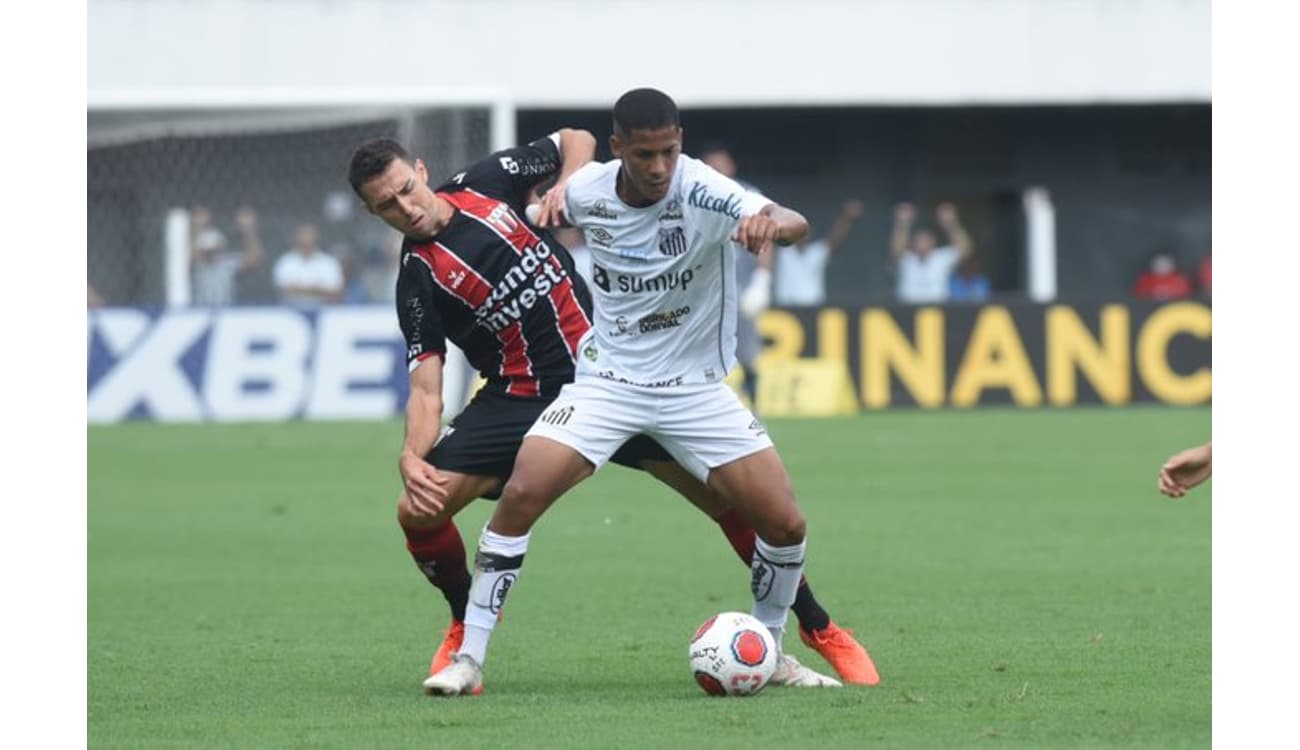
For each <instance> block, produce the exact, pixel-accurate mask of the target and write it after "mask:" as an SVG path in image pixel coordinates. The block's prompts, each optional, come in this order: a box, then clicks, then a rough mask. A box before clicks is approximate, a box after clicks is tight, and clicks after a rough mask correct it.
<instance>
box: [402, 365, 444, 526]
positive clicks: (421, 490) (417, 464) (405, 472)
mask: <svg viewBox="0 0 1300 750" xmlns="http://www.w3.org/2000/svg"><path fill="white" fill-rule="evenodd" d="M441 428H442V357H441V355H435V356H433V357H429V358H427V359H425V360H424V361H423V362H421V363H420V365H419V367H416V368H415V369H414V370H413V371H412V372H411V395H410V396H409V397H408V398H407V399H406V438H405V439H404V440H403V441H402V454H401V456H400V457H399V458H398V459H397V470H398V471H399V472H400V473H401V475H402V484H403V486H404V487H405V488H406V494H407V495H408V496H409V497H410V498H411V504H412V506H414V508H415V509H416V510H417V511H420V512H422V513H425V514H428V515H434V514H436V513H437V512H438V511H440V510H442V507H443V502H444V501H445V500H446V497H447V490H446V487H445V485H446V483H447V479H446V477H443V476H441V475H440V474H439V473H438V470H437V469H436V468H434V466H433V465H432V464H430V463H429V462H428V461H425V460H424V457H425V456H427V455H428V454H429V451H430V450H432V449H433V444H434V442H435V441H436V440H437V439H438V432H439V430H440V429H441Z"/></svg>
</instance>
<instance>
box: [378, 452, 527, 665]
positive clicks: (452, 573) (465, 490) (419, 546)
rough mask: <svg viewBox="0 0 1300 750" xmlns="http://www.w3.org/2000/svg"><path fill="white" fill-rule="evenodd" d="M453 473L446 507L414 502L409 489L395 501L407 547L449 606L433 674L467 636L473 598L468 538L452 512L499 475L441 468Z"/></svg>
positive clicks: (449, 474) (494, 485)
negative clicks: (425, 507) (426, 508)
mask: <svg viewBox="0 0 1300 750" xmlns="http://www.w3.org/2000/svg"><path fill="white" fill-rule="evenodd" d="M441 473H442V474H443V475H444V476H446V477H448V478H449V480H450V481H449V482H448V484H447V499H446V501H445V504H444V506H443V509H442V510H441V511H439V512H438V513H436V514H432V515H430V514H427V513H424V512H423V511H421V510H419V509H418V508H416V507H415V506H414V505H413V504H412V503H411V500H410V498H409V497H408V496H407V494H406V492H402V494H401V496H400V497H399V498H398V501H397V523H398V525H399V526H401V528H402V534H403V535H404V536H405V537H406V549H407V551H408V552H409V553H410V554H411V558H412V559H413V560H414V561H415V565H416V567H417V568H419V569H420V572H421V573H423V574H424V577H425V578H426V579H428V581H429V583H430V584H432V585H433V586H434V587H435V588H437V589H438V590H439V591H440V592H442V596H443V598H445V599H446V600H447V606H448V607H450V608H451V624H450V625H449V626H448V627H447V630H446V632H445V633H443V639H442V643H441V645H440V646H439V647H438V650H437V651H436V652H435V653H434V655H433V659H432V661H430V663H429V674H435V673H437V672H438V671H439V670H441V669H442V668H443V667H445V666H447V664H449V663H450V662H451V657H452V654H454V653H455V652H456V651H458V650H459V649H460V645H461V641H462V640H463V639H464V636H465V606H466V603H467V602H468V600H469V588H470V577H469V570H468V568H467V565H466V560H465V543H464V541H463V540H462V539H461V535H460V530H459V529H457V528H456V524H455V522H454V521H453V520H452V517H453V516H455V515H456V513H458V512H460V510H461V509H462V508H464V507H465V506H466V505H468V504H469V503H470V502H472V501H473V500H474V499H475V498H477V497H480V496H482V495H484V494H486V493H488V492H491V491H493V490H495V489H496V488H497V487H498V486H499V485H500V484H501V480H500V479H498V478H496V477H490V476H479V475H468V474H461V473H458V472H450V471H444V472H441Z"/></svg>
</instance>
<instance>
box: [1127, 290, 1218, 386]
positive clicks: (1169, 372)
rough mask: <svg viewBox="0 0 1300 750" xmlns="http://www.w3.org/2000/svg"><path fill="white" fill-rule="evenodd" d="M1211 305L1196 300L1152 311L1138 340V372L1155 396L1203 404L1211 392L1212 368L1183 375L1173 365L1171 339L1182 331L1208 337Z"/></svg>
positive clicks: (1139, 333)
mask: <svg viewBox="0 0 1300 750" xmlns="http://www.w3.org/2000/svg"><path fill="white" fill-rule="evenodd" d="M1211 327H1212V326H1211V316H1210V308H1208V307H1206V306H1205V305H1202V304H1198V303H1196V302H1175V303H1173V304H1169V305H1165V306H1164V307H1161V308H1160V309H1158V310H1156V311H1155V312H1154V313H1152V314H1151V317H1149V318H1147V319H1146V322H1145V323H1143V324H1142V330H1141V331H1139V332H1138V340H1137V364H1138V367H1137V369H1138V375H1139V376H1140V377H1141V378H1142V382H1143V383H1145V384H1146V386H1147V390H1149V391H1151V395H1153V396H1155V397H1156V398H1158V399H1160V400H1161V401H1164V402H1165V403H1167V404H1178V405H1188V404H1201V403H1205V402H1206V401H1208V400H1209V398H1210V395H1211V390H1212V387H1211V376H1210V368H1208V367H1202V368H1200V369H1198V370H1197V371H1196V372H1194V373H1192V374H1191V375H1180V374H1178V373H1176V372H1174V370H1173V368H1172V367H1170V366H1169V341H1170V340H1171V339H1173V337H1174V336H1177V335H1178V334H1180V333H1187V334H1191V335H1193V336H1197V337H1199V338H1203V339H1208V338H1209V337H1210V331H1211Z"/></svg>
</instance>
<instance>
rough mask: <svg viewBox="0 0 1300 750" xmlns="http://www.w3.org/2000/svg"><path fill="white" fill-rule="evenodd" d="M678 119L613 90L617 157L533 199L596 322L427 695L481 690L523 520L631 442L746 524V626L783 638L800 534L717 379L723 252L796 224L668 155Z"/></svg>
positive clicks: (537, 431) (540, 431)
mask: <svg viewBox="0 0 1300 750" xmlns="http://www.w3.org/2000/svg"><path fill="white" fill-rule="evenodd" d="M680 122H681V121H680V117H679V115H678V111H677V107H676V105H675V104H674V103H673V101H672V99H670V98H669V97H668V96H667V95H665V94H663V93H662V92H659V91H656V90H654V89H636V90H633V91H630V92H628V93H627V94H624V95H623V96H622V97H621V98H620V99H619V100H618V102H617V103H616V104H615V105H614V135H613V137H612V138H611V140H610V144H611V148H612V150H613V153H614V155H615V156H616V157H618V158H616V159H615V160H614V161H611V162H608V163H604V164H601V163H594V162H593V163H590V164H588V165H586V166H585V167H583V168H582V169H580V170H578V171H577V172H576V173H574V174H573V176H572V177H570V178H569V180H568V181H567V183H565V184H560V185H556V186H555V188H553V189H552V190H551V191H550V192H548V193H547V195H546V196H545V197H544V198H543V201H542V205H541V212H540V216H539V219H538V224H539V225H541V226H546V225H548V224H550V223H554V222H558V221H559V220H560V219H561V218H562V217H561V214H563V218H564V219H566V220H567V221H568V223H571V224H573V225H574V226H577V227H578V228H580V229H582V231H583V233H584V235H585V237H586V241H587V245H588V247H589V248H590V249H591V252H592V282H593V283H592V293H593V295H594V297H595V319H594V321H593V325H592V328H591V330H590V331H588V332H587V334H586V335H585V336H584V337H583V339H582V340H581V341H580V342H579V345H578V351H579V356H578V363H577V368H576V375H575V379H574V382H572V383H570V384H568V385H565V386H564V388H563V389H562V390H561V391H560V395H559V396H558V397H557V398H556V400H555V401H554V402H553V403H552V404H551V406H550V407H549V408H548V409H547V410H546V411H545V412H543V413H542V415H541V417H539V418H538V420H537V422H536V423H535V424H534V425H533V427H532V428H531V429H530V430H529V432H528V434H527V436H526V437H525V438H524V441H523V445H522V447H521V448H520V451H519V454H518V456H517V458H516V460H515V468H514V472H513V473H512V474H511V477H510V479H509V481H508V482H507V483H506V485H505V488H504V490H503V492H502V496H501V500H500V502H499V503H498V504H497V508H496V511H495V512H494V513H493V516H492V518H491V520H490V521H489V522H488V525H487V527H486V528H485V529H484V531H483V534H482V536H481V537H480V540H479V546H478V554H477V555H476V559H475V571H474V581H473V584H472V586H471V590H470V602H469V607H468V610H467V613H466V619H465V639H464V642H463V644H462V646H461V650H460V652H459V653H458V654H457V655H456V657H455V658H454V660H453V662H452V663H451V664H450V665H448V666H447V667H446V668H445V669H444V670H443V671H441V672H439V673H438V674H436V675H434V676H432V677H430V678H429V680H428V681H426V682H425V686H426V687H427V688H430V689H431V690H432V691H433V692H435V693H438V694H444V695H457V694H466V693H471V692H473V691H474V690H475V689H477V688H478V686H479V685H481V683H482V664H483V662H484V659H485V657H486V653H487V642H488V638H489V636H490V634H491V630H492V628H493V626H494V625H495V623H496V621H497V617H498V615H499V613H500V611H501V607H502V606H503V604H504V602H505V598H506V595H507V593H508V592H509V590H510V589H511V587H513V586H514V584H515V582H516V581H517V580H518V576H519V573H520V570H521V568H522V564H523V559H524V554H525V552H526V550H527V547H528V540H529V534H530V532H531V529H532V526H533V524H534V523H535V522H536V520H537V519H538V518H539V517H540V516H541V514H542V513H543V512H544V511H545V510H546V509H547V508H548V507H549V506H550V505H551V503H553V502H554V501H555V500H556V499H557V498H559V497H560V496H561V495H562V494H564V493H565V492H566V491H568V490H569V489H570V488H571V487H573V486H574V485H575V484H577V483H578V482H580V481H582V480H583V479H585V478H586V477H588V476H591V474H592V473H593V472H594V471H595V470H596V469H598V468H599V467H600V466H601V465H603V464H604V463H605V462H606V461H607V460H609V458H610V456H611V455H613V453H614V452H615V451H616V450H617V449H618V448H619V446H621V445H622V444H623V443H624V442H625V441H626V440H627V439H628V438H630V437H632V436H634V435H637V434H647V435H650V436H652V437H653V438H654V439H655V440H656V441H658V442H659V443H660V445H662V446H663V447H664V448H665V449H667V450H668V452H669V453H671V454H672V456H673V458H675V459H676V460H677V462H678V463H680V464H681V465H682V466H683V467H685V468H686V469H687V470H688V471H690V472H691V473H692V474H694V475H695V476H696V477H698V478H699V479H700V480H701V481H704V482H706V483H707V484H708V485H709V486H710V487H712V488H713V489H715V490H716V491H717V492H718V493H719V494H720V495H722V496H723V497H724V498H726V499H727V500H728V501H729V503H730V504H731V506H732V507H733V508H735V509H736V510H737V511H739V512H740V513H741V515H742V516H743V517H744V519H745V520H746V521H748V522H749V523H750V524H751V525H752V526H753V528H754V530H755V532H756V533H757V540H756V550H755V554H754V557H753V563H752V569H751V572H752V577H751V590H752V592H753V595H754V607H753V614H754V616H755V617H757V618H758V619H759V620H760V621H762V622H763V623H764V624H765V625H766V626H767V627H768V628H769V629H770V630H771V631H772V635H773V636H774V638H775V640H776V642H777V644H780V643H781V642H782V635H783V632H784V627H785V621H786V616H787V613H788V611H789V608H790V606H791V604H792V603H793V602H794V598H795V591H796V588H797V586H798V584H799V579H800V577H801V575H802V571H803V565H804V555H805V541H804V535H805V522H804V516H803V513H802V511H801V510H800V508H799V506H798V504H797V503H796V501H795V497H794V491H793V489H792V487H791V483H790V477H789V475H788V474H787V473H786V470H785V467H784V465H783V464H782V463H781V459H780V457H779V456H778V455H777V452H776V449H775V448H774V447H773V445H772V441H771V439H770V438H769V437H768V435H767V430H766V428H765V427H764V426H763V424H762V422H760V421H759V420H758V419H756V418H755V417H754V415H753V414H752V413H751V412H750V411H749V410H748V409H747V408H745V406H744V405H743V404H742V403H741V402H740V399H739V398H737V396H736V394H735V393H734V392H733V391H732V390H731V388H730V387H729V386H727V385H726V384H725V383H724V382H723V379H724V378H725V377H726V376H727V373H728V372H729V371H730V370H731V368H732V366H733V365H734V363H735V347H736V304H737V302H736V298H737V293H738V292H737V290H736V289H735V273H734V269H733V264H734V262H735V258H734V256H733V255H732V253H733V252H735V251H734V250H732V249H731V248H730V247H729V245H730V242H731V241H733V240H734V241H735V242H737V243H738V244H740V245H742V246H744V247H745V248H746V249H747V250H749V251H750V252H754V253H760V252H765V251H770V250H771V249H772V246H773V244H774V243H780V244H782V245H788V244H791V243H794V242H797V241H798V240H800V239H801V238H802V237H803V236H804V235H805V234H806V233H807V231H808V223H807V221H806V220H805V219H804V218H803V216H801V215H799V214H798V213H796V212H795V211H792V210H790V209H787V208H784V207H782V206H779V205H777V204H776V203H773V202H772V201H771V200H769V199H767V198H764V197H763V196H761V195H759V194H757V193H753V192H748V191H746V190H745V189H744V188H743V187H741V186H740V185H738V184H737V183H736V182H734V181H732V180H731V179H729V178H726V177H724V176H722V175H721V174H719V173H718V172H716V171H714V170H713V169H712V168H710V167H708V166H707V165H705V164H704V163H703V162H700V161H697V160H695V159H692V158H690V157H687V156H683V155H682V154H681V144H682V130H681V124H680ZM803 669H806V668H803ZM809 671H811V670H809ZM874 671H875V670H874V666H873V667H872V668H871V672H872V674H873V676H874ZM814 674H815V673H814ZM878 680H879V678H878V677H876V678H875V680H873V683H874V682H875V681H878ZM826 684H830V683H829V682H828V683H826Z"/></svg>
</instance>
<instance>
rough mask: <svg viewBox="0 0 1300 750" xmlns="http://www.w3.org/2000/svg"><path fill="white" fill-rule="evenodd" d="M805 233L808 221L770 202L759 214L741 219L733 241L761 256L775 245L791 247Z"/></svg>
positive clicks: (798, 214) (805, 234) (796, 212)
mask: <svg viewBox="0 0 1300 750" xmlns="http://www.w3.org/2000/svg"><path fill="white" fill-rule="evenodd" d="M807 234H808V220H807V219H805V218H804V217H803V214H801V213H799V212H798V211H794V210H792V209H789V208H786V207H785V206H782V205H780V204H777V203H769V204H767V205H766V206H764V207H763V210H761V211H759V212H758V213H756V214H753V215H751V216H746V217H744V218H742V219H741V220H740V223H739V224H738V225H736V234H735V236H733V237H732V239H733V240H735V241H736V242H737V243H739V244H741V245H744V246H745V249H746V250H748V251H749V252H751V253H754V254H755V255H761V254H762V253H765V252H768V251H769V250H771V249H772V246H773V245H774V244H779V245H793V244H794V243H796V242H798V241H799V240H801V239H803V238H804V237H805V236H807Z"/></svg>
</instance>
